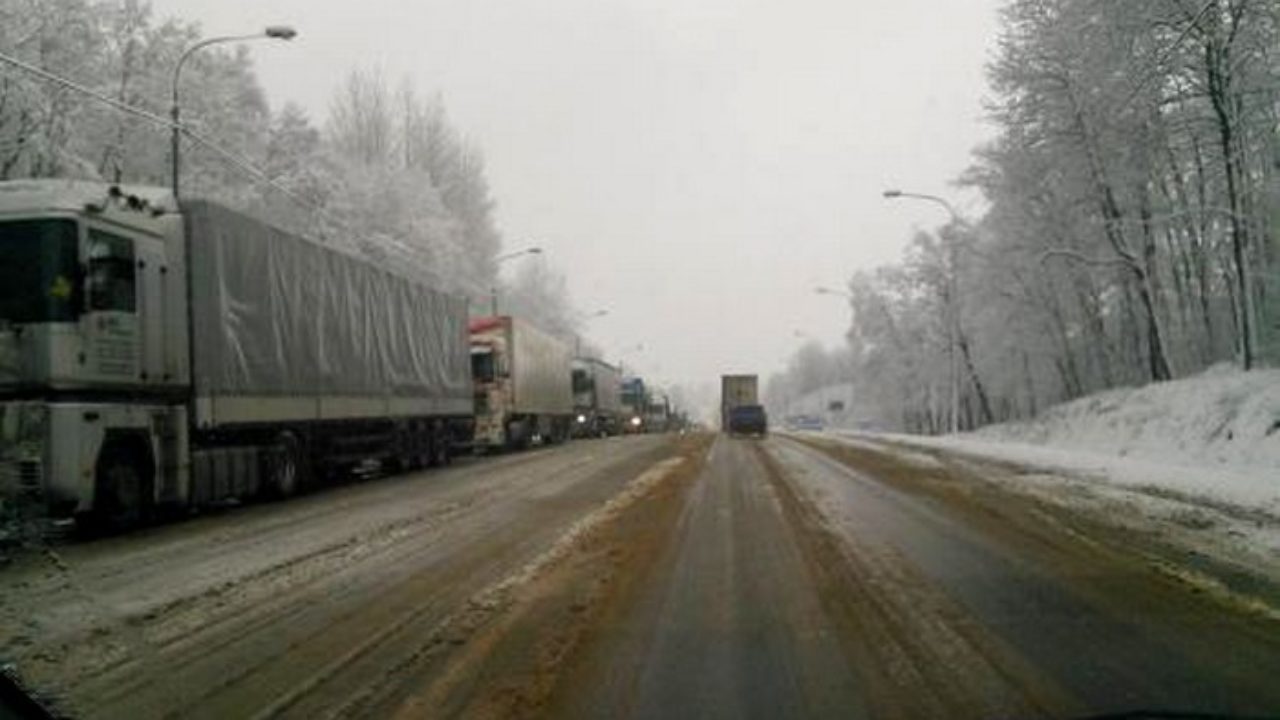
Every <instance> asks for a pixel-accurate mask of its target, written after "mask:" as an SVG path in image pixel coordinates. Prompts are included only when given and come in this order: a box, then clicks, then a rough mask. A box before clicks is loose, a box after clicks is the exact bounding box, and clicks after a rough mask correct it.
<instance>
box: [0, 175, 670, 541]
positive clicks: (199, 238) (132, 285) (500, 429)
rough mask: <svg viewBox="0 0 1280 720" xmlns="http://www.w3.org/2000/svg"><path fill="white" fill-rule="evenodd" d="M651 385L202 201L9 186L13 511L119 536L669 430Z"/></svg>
mask: <svg viewBox="0 0 1280 720" xmlns="http://www.w3.org/2000/svg"><path fill="white" fill-rule="evenodd" d="M672 417H673V413H672V411H671V408H670V407H669V406H668V404H667V402H666V400H665V399H663V398H662V397H661V396H660V395H659V394H657V393H653V392H650V391H649V390H648V389H647V388H645V386H644V383H643V381H642V380H640V379H639V378H623V377H622V376H621V372H620V371H619V369H618V368H616V367H614V366H611V365H609V364H607V363H605V362H602V361H600V360H598V359H594V358H575V357H573V353H572V351H571V350H570V348H569V346H568V345H567V344H565V343H564V342H562V341H560V340H559V339H557V338H555V337H552V336H550V335H548V334H546V333H543V332H541V331H539V330H538V329H537V328H535V327H533V326H532V325H530V324H529V323H526V322H523V321H521V320H519V319H517V318H513V317H479V318H471V317H469V315H468V307H467V301H466V300H465V299H463V298H460V297H456V296H453V295H451V294H448V293H444V292H441V291H439V290H437V289H434V288H432V287H430V286H428V285H426V284H424V283H423V282H421V281H419V280H417V279H415V278H413V277H411V276H408V275H406V274H402V273H400V272H397V271H394V270H391V269H389V268H387V267H384V266H382V265H378V264H375V263H372V262H369V261H366V260H363V259H360V258H357V257H354V256H352V255H348V254H346V253H343V252H340V251H337V250H334V249H332V248H330V247H327V246H324V245H321V244H318V243H316V242H313V241H310V240H307V239H304V238H301V237H298V236H296V235H292V234H289V233H287V232H284V231H282V230H280V229H278V228H275V227H273V226H270V225H267V224H264V223H262V222H259V221H257V220H255V219H253V218H250V217H248V216H245V215H242V214H240V213H237V212H234V211H231V210H228V209H226V208H224V207H222V206H220V205H217V204H215V203H211V202H205V201H198V200H197V201H190V202H187V201H184V202H183V203H182V204H181V206H180V207H179V206H177V205H176V204H174V203H173V201H172V198H171V196H167V195H166V194H165V193H162V192H160V191H155V190H146V189H129V188H125V189H121V188H118V187H114V186H113V187H110V188H108V187H107V186H104V185H102V184H100V183H91V182H82V181H80V182H77V181H63V180H46V181H9V182H0V491H4V492H8V493H10V494H17V495H19V496H24V497H28V498H30V497H36V498H37V499H38V502H39V503H40V504H42V505H43V506H44V508H45V509H46V511H47V513H48V514H50V515H51V516H54V517H78V518H86V517H91V518H95V519H106V520H107V521H108V522H110V523H111V524H117V525H128V524H133V523H136V522H138V521H141V520H143V519H144V518H145V516H146V515H148V514H149V513H150V512H151V511H153V510H154V509H156V508H159V507H163V506H168V507H178V508H192V507H200V506H206V505H212V504H217V503H221V502H224V501H227V500H229V499H245V498H251V497H257V496H263V495H268V496H275V497H285V496H289V495H292V494H294V493H296V492H299V491H301V490H303V489H305V488H306V487H308V486H310V485H312V484H313V483H315V482H317V481H320V480H323V479H325V478H329V477H333V476H337V475H341V474H344V473H346V472H348V471H350V470H351V469H353V468H356V467H359V466H363V465H367V464H369V463H371V462H376V463H377V464H379V465H381V466H384V467H389V468H392V469H412V468H418V467H422V466H426V465H443V464H446V463H448V462H449V461H450V459H451V458H452V457H454V456H455V455H457V454H458V453H460V452H471V451H473V450H481V451H486V450H507V449H518V448H523V447H527V446H529V445H531V444H535V443H549V444H552V443H559V442H564V441H566V440H568V439H569V438H572V437H598V436H605V435H615V434H620V433H624V432H654V431H662V430H666V429H669V428H670V426H671V424H672Z"/></svg>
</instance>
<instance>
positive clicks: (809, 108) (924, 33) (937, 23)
mask: <svg viewBox="0 0 1280 720" xmlns="http://www.w3.org/2000/svg"><path fill="white" fill-rule="evenodd" d="M153 2H154V8H155V11H156V14H157V15H158V16H160V17H167V16H177V17H181V18H184V19H187V20H194V21H197V22H199V23H200V24H201V25H202V26H203V29H204V31H205V33H206V34H222V33H242V32H251V31H253V30H255V29H257V28H259V27H261V26H265V25H268V24H273V23H288V24H291V25H293V26H295V27H296V28H297V29H298V31H299V36H298V38H297V39H296V40H294V41H293V42H291V43H268V42H258V43H255V44H254V45H253V46H252V53H253V57H254V60H255V63H256V65H257V68H258V70H259V74H260V78H261V80H262V82H263V84H264V86H265V89H266V91H267V94H268V97H269V98H270V100H271V102H272V104H273V106H275V107H279V106H280V105H282V104H283V103H284V102H285V101H295V102H298V103H300V104H301V105H302V106H304V107H305V108H307V109H308V111H309V112H310V113H311V115H312V118H313V120H314V121H316V122H317V124H319V123H321V122H323V119H324V115H325V111H326V108H327V107H328V97H329V94H330V93H331V91H332V89H333V88H334V87H335V86H336V84H337V83H338V82H339V81H340V80H341V79H342V77H343V76H344V75H345V74H346V72H347V71H348V69H350V68H352V67H355V66H363V67H374V68H378V69H380V70H381V71H382V72H383V74H384V75H385V76H386V77H387V79H388V80H389V81H391V82H392V83H396V82H398V81H399V79H400V78H401V77H402V76H409V77H410V78H411V79H412V80H413V81H414V82H415V84H416V85H417V86H418V87H419V88H420V90H421V91H422V93H423V94H428V93H431V92H434V91H436V90H438V91H440V92H442V93H443V94H444V97H445V101H446V105H447V106H448V108H449V111H450V114H451V116H452V117H453V119H454V121H455V123H456V124H457V125H458V126H459V127H460V128H461V129H462V130H463V131H464V132H466V133H467V134H468V135H469V136H470V137H471V138H472V139H474V140H476V141H477V142H478V143H479V144H480V146H481V147H482V148H483V150H484V153H485V157H486V160H487V165H488V172H489V179H490V182H491V184H492V189H493V193H494V197H495V199H496V200H497V203H498V222H499V226H500V228H501V230H502V231H503V233H504V235H505V237H506V241H507V245H508V247H512V248H518V247H523V246H526V245H530V244H538V245H541V246H542V247H544V248H545V249H546V252H547V259H548V261H550V262H552V263H553V264H554V265H555V266H556V267H558V268H559V269H560V270H562V271H564V272H565V273H566V275H567V276H568V280H569V286H570V289H571V291H572V293H573V297H574V300H575V301H576V304H577V306H578V307H579V308H581V309H582V310H583V311H587V312H590V311H594V310H596V309H599V308H606V309H608V310H609V315H608V316H606V317H603V318H600V319H597V320H594V321H592V323H591V326H590V327H589V329H588V335H589V336H591V338H592V339H593V340H594V341H596V343H597V344H599V345H601V346H602V347H604V348H605V350H606V353H607V354H608V355H609V356H610V359H613V360H618V359H622V360H623V361H626V362H627V364H628V365H629V366H632V367H636V366H638V367H639V368H640V369H641V370H642V371H644V372H647V373H648V374H650V375H651V376H655V377H657V378H659V379H662V380H667V381H683V382H691V383H695V384H701V383H705V382H708V381H714V380H715V377H716V376H717V375H719V374H721V373H726V372H735V371H736V372H758V373H760V374H761V375H762V376H763V375H766V374H768V373H769V372H772V371H774V370H776V369H778V368H780V367H781V366H782V364H783V363H784V362H785V359H786V358H787V356H788V355H789V354H790V352H791V351H792V350H793V349H794V348H795V347H797V346H798V345H799V344H800V343H801V342H802V341H803V339H802V338H801V337H798V334H801V335H805V336H809V337H814V338H817V339H819V340H822V341H823V342H824V343H825V344H826V345H828V346H829V347H830V346H833V345H835V344H837V343H839V342H842V339H841V338H842V335H843V333H844V331H845V328H846V325H847V323H848V321H849V314H848V310H847V308H846V307H845V306H843V305H842V304H841V301H839V300H838V299H836V298H830V297H820V296H817V295H816V294H815V293H814V292H813V288H814V286H816V285H819V284H823V285H831V286H836V287H839V286H841V285H842V284H843V282H844V280H845V279H846V278H847V277H848V276H849V275H850V274H851V273H852V272H853V271H854V270H856V269H860V268H869V267H872V266H874V265H877V264H881V263H884V262H888V261H892V260H894V259H896V258H897V257H898V256H899V253H900V252H901V249H902V247H903V246H904V245H905V243H906V242H907V240H908V239H909V238H910V236H911V233H912V231H913V229H915V228H917V227H926V228H929V227H933V226H935V225H938V224H941V222H942V221H943V220H944V219H945V215H944V214H943V212H942V210H941V209H940V208H937V207H934V206H931V205H927V204H916V203H912V202H907V201H898V202H887V201H885V200H884V199H882V198H881V195H880V193H881V191H882V190H883V189H885V188H886V187H892V186H901V187H903V188H906V189H911V190H915V191H919V192H932V193H940V194H944V195H949V196H952V197H954V198H956V199H957V201H958V203H959V204H960V206H961V208H962V209H964V208H966V207H967V208H969V209H971V210H972V209H976V207H977V205H976V199H975V198H973V197H965V196H963V195H957V194H956V192H955V191H954V190H953V189H951V188H950V187H949V183H950V181H951V180H952V179H954V178H955V177H956V175H958V174H959V173H960V172H961V171H963V170H964V168H965V167H966V166H967V165H968V164H969V158H970V155H969V153H970V151H971V149H972V148H973V147H974V146H975V145H976V144H978V143H979V142H981V141H982V140H983V139H984V138H985V137H986V136H987V135H988V134H989V129H988V128H987V126H986V125H985V124H984V123H983V121H982V113H983V111H982V99H983V97H984V96H985V95H986V94H987V91H986V87H985V81H984V77H983V65H984V63H985V61H986V59H987V58H988V56H989V54H990V52H991V51H992V50H993V49H994V47H995V33H996V9H997V7H998V5H999V0H945V1H944V0H881V1H879V2H866V1H860V0H760V1H754V2H752V1H742V2H732V1H730V0H683V1H682V0H662V1H659V0H647V1H646V0H555V1H554V2H551V1H545V2H534V1H526V0H451V1H450V2H444V1H443V0H361V1H360V2H351V1H347V2H331V1H328V0H153ZM637 344H643V345H644V350H643V351H641V352H634V351H629V350H628V349H629V348H634V347H635V346H636V345H637Z"/></svg>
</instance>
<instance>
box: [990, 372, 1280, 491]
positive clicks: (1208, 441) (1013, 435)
mask: <svg viewBox="0 0 1280 720" xmlns="http://www.w3.org/2000/svg"><path fill="white" fill-rule="evenodd" d="M971 437H975V438H982V439H989V440H1003V441H1015V442H1024V443H1032V444H1036V445H1049V446H1053V447H1060V448H1073V449H1080V450H1088V451H1090V452H1094V453H1103V454H1107V455H1119V456H1121V457H1134V458H1139V459H1145V460H1153V461H1158V462H1161V463H1171V464H1177V465H1209V466H1218V467H1223V468H1232V469H1241V470H1254V469H1256V470H1270V471H1271V472H1273V473H1274V475H1273V479H1274V480H1275V483H1276V484H1277V487H1280V370H1254V371H1252V372H1243V371H1240V370H1238V369H1236V368H1233V367H1231V366H1227V365H1218V366H1215V367H1213V368H1210V369H1209V370H1207V371H1206V372H1204V373H1203V374H1201V375H1197V376H1195V377H1190V378H1186V379H1183V380H1175V381H1172V382H1165V383H1154V384H1151V385H1147V386H1144V387H1140V388H1122V389H1118V390H1110V391H1107V392H1103V393H1099V394H1097V395H1090V396H1088V397H1084V398H1081V399H1079V400H1075V401H1073V402H1069V403H1065V404H1062V405H1058V406H1055V407H1052V408H1050V409H1048V410H1046V411H1045V412H1043V413H1041V414H1040V415H1039V416H1038V417H1036V418H1035V419H1033V420H1031V421H1027V422H1020V423H1006V424H1003V425H993V426H990V427H987V428H983V429H981V430H978V431H977V432H975V433H972V434H971Z"/></svg>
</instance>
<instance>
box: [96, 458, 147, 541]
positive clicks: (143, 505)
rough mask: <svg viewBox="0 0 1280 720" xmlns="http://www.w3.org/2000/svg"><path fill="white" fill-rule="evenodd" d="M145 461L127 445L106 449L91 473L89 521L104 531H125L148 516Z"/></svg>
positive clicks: (142, 521)
mask: <svg viewBox="0 0 1280 720" xmlns="http://www.w3.org/2000/svg"><path fill="white" fill-rule="evenodd" d="M146 461H147V458H146V456H145V453H142V452H140V451H138V450H136V449H134V448H133V447H131V445H130V444H125V443H121V444H116V445H109V446H108V447H107V448H106V449H105V450H104V451H103V453H102V455H101V457H100V458H99V459H98V466H97V468H96V471H95V473H94V497H93V515H92V521H93V523H94V524H95V525H98V526H100V527H101V528H102V529H105V530H127V529H129V528H134V527H137V526H139V525H142V524H143V523H145V522H146V521H147V520H148V519H149V518H150V515H151V504H152V503H151V499H152V498H151V481H150V477H151V473H150V472H148V470H147V468H146V466H145V463H146Z"/></svg>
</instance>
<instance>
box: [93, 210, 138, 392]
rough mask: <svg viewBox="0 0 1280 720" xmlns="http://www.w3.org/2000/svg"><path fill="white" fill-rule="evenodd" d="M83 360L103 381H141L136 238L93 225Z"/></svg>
mask: <svg viewBox="0 0 1280 720" xmlns="http://www.w3.org/2000/svg"><path fill="white" fill-rule="evenodd" d="M86 256H87V257H86V263H85V268H86V277H85V313H84V315H83V316H82V317H81V322H82V323H83V325H82V327H83V328H84V338H85V347H84V358H83V361H84V363H85V365H86V366H87V368H88V371H89V373H91V374H92V375H94V376H96V377H97V378H99V379H101V380H102V381H104V382H123V383H133V382H137V381H138V379H139V374H140V372H141V367H140V365H141V361H140V358H139V352H138V340H139V338H138V335H139V328H138V304H139V302H138V301H139V297H138V277H137V276H138V268H137V262H138V258H137V253H136V249H135V243H134V241H133V239H131V238H128V237H125V236H123V235H119V234H116V233H112V232H108V231H105V230H100V229H97V228H93V227H90V228H89V229H88V246H87V252H86Z"/></svg>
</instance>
